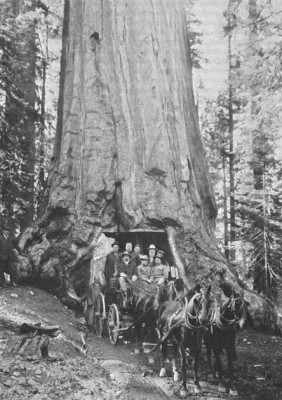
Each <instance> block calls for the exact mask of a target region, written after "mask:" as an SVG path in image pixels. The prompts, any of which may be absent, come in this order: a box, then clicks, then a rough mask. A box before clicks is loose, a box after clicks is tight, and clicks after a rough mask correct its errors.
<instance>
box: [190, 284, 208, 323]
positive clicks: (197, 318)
mask: <svg viewBox="0 0 282 400" xmlns="http://www.w3.org/2000/svg"><path fill="white" fill-rule="evenodd" d="M201 298H202V299H203V301H206V302H207V300H206V294H205V293H204V292H203V291H201V292H200V293H196V294H194V296H193V297H192V298H191V299H190V301H189V303H190V302H191V301H193V308H194V310H195V315H192V314H191V312H190V311H188V310H187V308H188V305H189V303H188V300H187V299H186V298H185V308H184V322H185V326H186V327H187V328H189V329H202V328H204V327H205V325H204V324H202V323H201V320H200V313H199V309H198V308H197V307H195V303H194V300H195V299H198V300H199V299H201ZM191 320H194V321H195V324H193V323H191Z"/></svg>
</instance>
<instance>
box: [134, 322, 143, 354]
mask: <svg viewBox="0 0 282 400" xmlns="http://www.w3.org/2000/svg"><path fill="white" fill-rule="evenodd" d="M134 329H135V339H136V347H135V350H134V353H135V354H139V353H140V349H141V348H142V327H141V325H139V324H137V325H135V326H134Z"/></svg>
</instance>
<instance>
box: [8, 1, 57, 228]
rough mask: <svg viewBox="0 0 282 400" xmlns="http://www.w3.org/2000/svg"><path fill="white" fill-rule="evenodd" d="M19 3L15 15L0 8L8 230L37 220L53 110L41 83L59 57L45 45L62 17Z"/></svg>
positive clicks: (47, 44) (49, 144) (51, 138)
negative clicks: (27, 215) (26, 216)
mask: <svg viewBox="0 0 282 400" xmlns="http://www.w3.org/2000/svg"><path fill="white" fill-rule="evenodd" d="M18 3H19V4H18V8H17V14H15V10H14V9H9V7H6V8H5V7H2V8H1V17H2V18H1V19H2V23H1V28H0V148H1V160H0V193H1V198H0V208H1V211H2V215H3V218H2V222H4V221H5V223H6V224H8V225H10V227H12V228H15V227H16V226H17V227H21V228H23V227H24V226H26V225H27V224H28V223H31V222H32V220H33V218H35V217H36V215H37V213H38V209H39V207H38V205H39V203H40V201H41V198H42V192H43V190H44V186H45V185H46V176H47V174H48V169H49V163H50V154H51V149H52V140H53V136H54V123H55V109H56V103H51V104H49V103H50V102H49V103H48V101H47V100H46V85H47V83H46V81H47V80H48V79H49V81H50V79H52V78H54V75H55V74H54V73H53V76H52V78H51V74H50V73H49V70H50V66H51V64H53V65H54V64H56V63H58V56H59V51H57V54H52V52H51V51H50V50H49V42H50V40H54V38H56V37H58V35H59V34H60V29H61V28H60V24H61V17H60V16H59V15H56V14H53V13H52V12H51V11H49V8H48V7H47V6H46V4H43V3H42V2H37V8H35V7H32V6H33V5H34V2H25V3H24V4H20V2H18ZM56 3H57V2H56ZM42 5H43V6H42ZM53 6H55V4H53ZM31 64H33V65H31ZM55 70H56V65H55ZM48 74H49V76H48ZM56 75H57V76H55V79H57V81H58V71H56ZM33 85H34V95H33V94H32V93H31V92H32V86H33ZM47 90H48V88H47ZM26 214H29V218H28V220H26V218H24V216H25V215H26Z"/></svg>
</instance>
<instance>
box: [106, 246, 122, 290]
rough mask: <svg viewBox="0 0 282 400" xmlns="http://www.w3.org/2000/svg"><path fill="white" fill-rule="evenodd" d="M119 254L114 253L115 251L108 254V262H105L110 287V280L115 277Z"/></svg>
mask: <svg viewBox="0 0 282 400" xmlns="http://www.w3.org/2000/svg"><path fill="white" fill-rule="evenodd" d="M118 257H119V254H118V253H114V252H113V251H112V252H111V253H109V254H107V257H106V261H105V269H104V275H105V279H106V282H107V284H108V285H109V282H110V279H111V278H112V277H113V276H114V273H115V271H116V262H117V260H118Z"/></svg>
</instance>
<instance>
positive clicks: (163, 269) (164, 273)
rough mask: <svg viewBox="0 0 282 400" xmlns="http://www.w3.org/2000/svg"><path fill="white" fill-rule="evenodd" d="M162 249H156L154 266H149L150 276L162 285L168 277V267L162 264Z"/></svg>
mask: <svg viewBox="0 0 282 400" xmlns="http://www.w3.org/2000/svg"><path fill="white" fill-rule="evenodd" d="M163 258H164V251H162V250H158V252H157V254H156V257H155V266H153V267H152V268H151V276H152V279H153V281H154V282H155V283H156V284H157V285H162V284H164V283H165V282H166V280H167V278H168V267H167V266H166V265H165V264H163Z"/></svg>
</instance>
